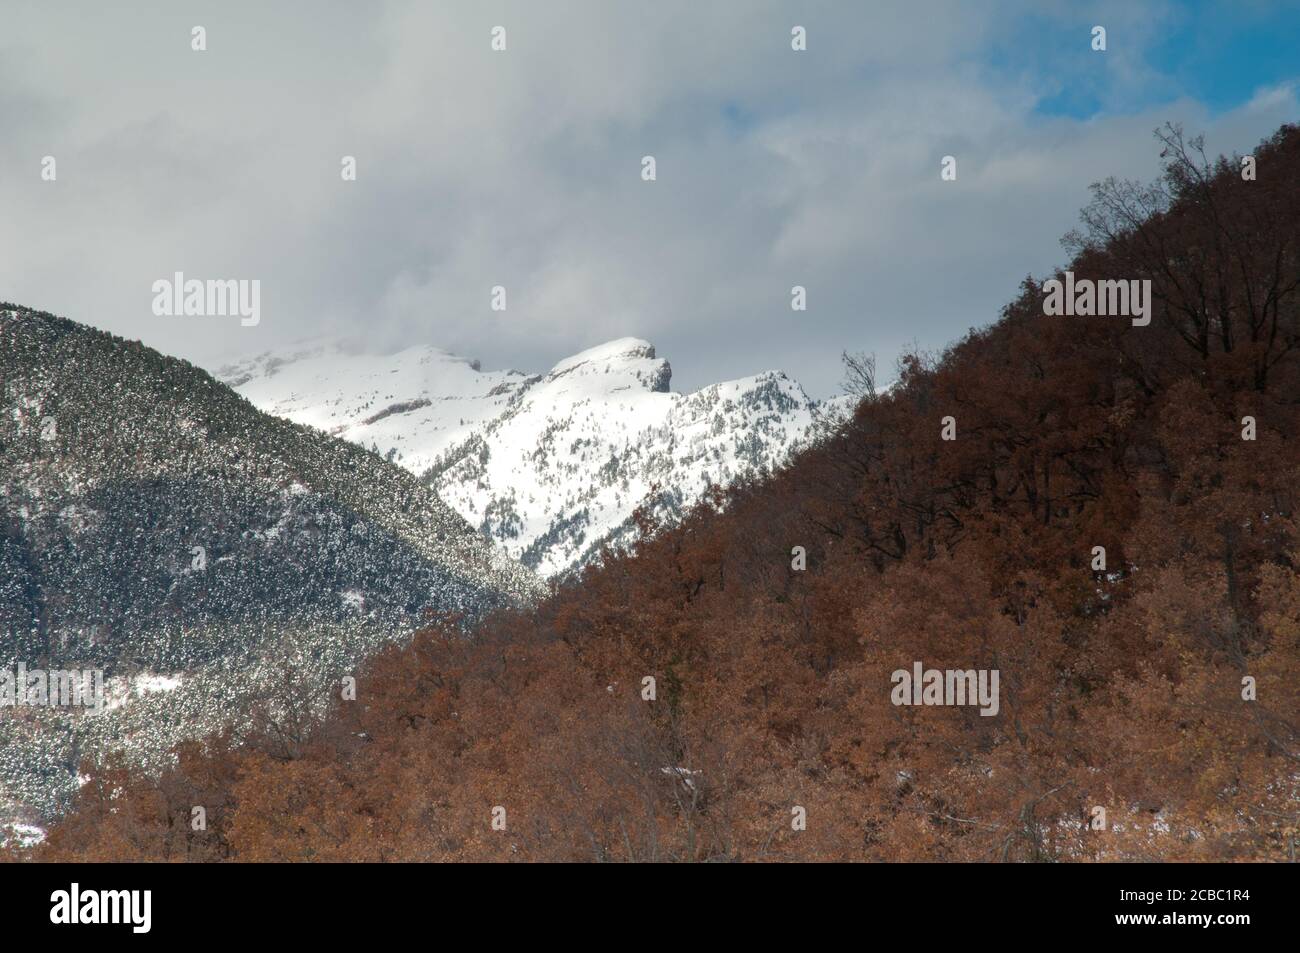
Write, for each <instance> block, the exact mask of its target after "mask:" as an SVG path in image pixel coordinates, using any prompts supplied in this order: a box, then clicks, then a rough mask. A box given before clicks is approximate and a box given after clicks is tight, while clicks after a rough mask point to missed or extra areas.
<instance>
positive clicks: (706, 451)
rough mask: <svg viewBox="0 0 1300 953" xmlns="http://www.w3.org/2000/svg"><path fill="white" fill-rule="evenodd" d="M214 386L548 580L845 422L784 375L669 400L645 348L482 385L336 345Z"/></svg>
mask: <svg viewBox="0 0 1300 953" xmlns="http://www.w3.org/2000/svg"><path fill="white" fill-rule="evenodd" d="M217 376H218V377H219V378H220V379H222V380H223V381H225V382H226V383H228V384H230V385H231V386H232V387H234V388H235V389H236V390H237V391H238V392H239V393H241V394H243V395H244V396H245V397H247V398H248V399H249V400H250V401H252V402H253V403H254V404H255V405H256V406H257V407H259V408H260V409H262V410H265V411H267V412H269V413H273V414H278V415H281V416H284V417H288V418H289V419H291V420H293V421H295V422H298V423H304V424H309V425H312V426H315V427H319V428H321V429H324V430H326V431H328V432H329V433H331V434H335V435H337V436H339V437H342V438H344V439H346V440H350V441H352V442H354V443H358V444H361V445H362V446H365V447H367V448H372V449H377V450H378V451H379V452H380V453H382V454H385V455H391V458H392V459H393V460H394V461H395V462H397V463H398V464H400V465H401V466H404V467H406V468H407V469H409V470H411V471H412V472H414V473H416V474H419V475H421V476H423V477H425V478H426V479H427V480H429V481H430V483H431V484H432V485H433V486H434V488H435V489H436V490H437V492H438V494H439V495H440V496H441V497H442V498H443V499H444V500H445V501H446V502H447V503H448V504H450V505H451V507H452V508H453V509H455V510H456V511H457V512H459V513H460V514H461V515H462V516H463V517H464V518H465V519H466V520H467V521H468V522H469V523H470V524H471V525H473V526H477V527H479V529H480V530H481V531H482V532H484V533H486V534H487V535H489V536H490V537H492V538H493V539H495V540H496V541H497V542H498V543H500V544H501V545H502V546H503V547H504V548H505V550H506V552H507V553H509V554H510V555H511V556H514V557H516V558H518V559H521V560H522V561H523V562H524V563H525V564H526V565H529V566H532V567H534V568H535V569H536V570H537V571H538V572H539V573H540V574H541V575H543V576H548V577H549V576H554V575H557V574H559V573H562V572H564V571H566V570H568V569H571V568H574V567H576V566H580V565H582V564H583V563H585V562H586V561H588V560H589V559H591V558H593V557H594V556H595V555H597V554H598V552H599V549H600V548H601V546H602V545H604V544H607V543H612V544H618V543H621V542H625V541H627V540H628V539H629V538H630V537H631V524H630V518H631V515H632V513H633V511H634V510H635V509H636V508H637V506H638V505H641V504H643V503H648V504H650V505H652V507H653V509H654V511H655V513H656V515H657V516H658V517H659V518H660V519H662V520H664V521H667V522H672V521H673V520H674V519H676V518H679V517H680V515H681V514H682V513H684V512H685V510H686V509H687V508H689V506H690V505H691V504H693V503H694V502H696V501H697V500H698V499H699V498H700V496H701V495H702V494H703V493H704V492H705V491H706V490H707V489H708V487H709V486H710V484H714V483H716V484H720V485H723V486H726V485H728V484H729V483H731V482H733V481H734V480H736V479H738V478H740V477H743V476H746V475H749V474H753V473H757V472H762V471H764V470H768V469H771V468H774V467H777V466H779V465H781V464H782V463H783V462H784V461H785V460H786V459H787V457H788V456H789V454H790V453H791V452H792V451H794V450H796V449H798V448H799V447H800V446H802V445H804V444H806V443H807V442H808V441H810V440H811V439H813V438H814V437H815V435H816V434H817V433H819V432H821V430H822V429H824V428H826V427H828V426H831V425H833V424H834V423H835V422H836V421H838V420H839V419H840V417H841V416H842V415H843V414H845V413H846V412H847V410H848V406H849V404H848V401H847V400H846V399H843V398H840V399H836V400H833V401H829V402H825V403H820V402H817V401H813V400H810V399H809V397H808V396H807V394H805V393H804V391H803V389H802V388H801V387H800V386H799V385H798V383H796V382H795V381H793V380H791V379H790V378H789V377H787V376H786V375H784V374H783V373H781V372H779V371H768V372H765V373H762V374H757V375H755V376H752V377H746V378H742V379H740V380H735V381H727V382H725V383H721V384H714V385H711V386H709V387H705V388H703V389H701V390H699V391H696V392H695V393H692V394H679V393H674V392H672V391H670V390H669V382H670V380H671V377H672V370H671V368H670V367H669V364H668V362H667V361H665V360H663V359H661V358H659V357H657V356H656V355H655V349H654V347H653V346H652V345H651V344H649V343H648V342H646V341H643V340H640V339H637V338H621V339H619V340H616V341H610V342H608V343H606V344H602V345H600V346H598V347H594V348H591V349H589V350H586V351H583V352H581V353H579V354H575V355H574V356H572V357H570V358H567V359H565V360H563V361H560V362H559V363H558V364H556V365H555V366H554V367H553V368H551V370H550V371H549V372H548V373H546V374H544V375H532V376H530V375H525V374H521V373H519V372H517V371H495V372H485V371H481V370H479V369H478V365H477V362H469V361H466V360H464V359H462V358H458V357H456V356H454V355H452V354H449V353H447V352H445V351H441V350H439V349H437V348H433V347H423V346H422V347H413V348H409V349H407V350H404V351H402V352H400V353H398V354H394V355H388V356H383V357H379V356H374V355H354V354H349V353H348V352H347V350H346V348H344V347H343V346H341V345H339V344H336V343H331V344H326V345H321V346H318V347H314V348H311V349H307V350H302V351H298V352H295V353H293V354H288V355H284V356H280V355H273V354H264V355H261V356H260V357H257V358H253V359H250V360H247V361H243V362H241V363H239V364H237V365H233V366H230V367H225V368H222V369H221V370H220V371H218V374H217Z"/></svg>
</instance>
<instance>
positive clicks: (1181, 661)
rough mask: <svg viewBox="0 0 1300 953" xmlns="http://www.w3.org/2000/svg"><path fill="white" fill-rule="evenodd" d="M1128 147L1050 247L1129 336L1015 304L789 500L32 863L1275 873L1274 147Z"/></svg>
mask: <svg viewBox="0 0 1300 953" xmlns="http://www.w3.org/2000/svg"><path fill="white" fill-rule="evenodd" d="M1160 135H1161V137H1162V141H1163V145H1164V148H1165V153H1164V155H1165V160H1166V163H1167V168H1166V174H1165V176H1164V178H1163V180H1162V181H1161V182H1159V183H1157V184H1156V185H1154V186H1150V187H1144V186H1137V185H1133V184H1128V183H1120V182H1113V181H1111V182H1106V183H1103V184H1101V185H1100V186H1098V187H1096V189H1095V193H1096V194H1095V199H1094V201H1093V203H1092V204H1091V205H1090V206H1089V207H1088V208H1087V209H1086V210H1085V213H1084V216H1083V218H1084V230H1083V231H1082V232H1081V233H1078V234H1074V235H1072V236H1070V237H1069V238H1068V239H1067V241H1068V242H1069V246H1070V247H1071V249H1072V251H1073V252H1074V255H1075V257H1074V260H1073V263H1072V266H1071V267H1072V270H1073V271H1074V273H1075V276H1076V279H1080V278H1094V279H1104V278H1124V279H1150V281H1151V282H1152V287H1153V292H1154V296H1155V304H1154V309H1153V317H1152V321H1151V324H1150V325H1149V326H1147V327H1134V326H1132V325H1131V324H1130V322H1129V320H1128V319H1127V318H1123V317H1108V318H1102V317H1091V318H1088V317H1046V316H1044V314H1043V307H1042V302H1043V293H1042V291H1041V290H1040V288H1041V283H1039V282H1034V281H1030V280H1028V279H1027V280H1026V282H1025V284H1024V285H1023V287H1022V289H1021V293H1020V295H1019V297H1018V298H1017V299H1016V300H1015V301H1014V302H1012V303H1011V304H1010V305H1009V306H1008V307H1007V308H1006V309H1005V311H1004V314H1003V316H1002V318H1001V320H1000V321H998V322H997V323H996V324H994V325H993V326H991V327H989V328H988V329H986V330H982V331H973V332H971V333H970V334H969V335H968V336H967V337H966V338H965V339H964V340H962V341H961V342H960V343H958V344H956V345H955V346H953V347H952V348H951V349H949V350H948V351H947V352H946V353H945V354H943V355H942V356H941V357H940V358H937V359H931V358H927V357H925V356H923V355H916V356H912V357H909V358H907V359H906V360H905V361H903V362H902V363H901V366H900V369H899V370H900V376H899V380H898V383H897V386H895V387H894V388H892V389H890V390H889V391H888V392H886V393H881V394H876V393H874V392H873V391H872V390H871V389H870V388H869V387H866V388H865V394H864V399H863V401H862V403H861V404H860V406H859V407H858V409H857V412H856V414H855V415H854V417H853V419H852V421H851V422H850V423H849V424H848V425H846V426H845V427H844V428H843V430H842V431H841V432H840V433H839V434H838V435H837V436H835V437H834V438H833V439H831V440H829V441H827V442H826V443H825V444H823V445H821V446H819V447H818V448H816V449H814V450H812V451H811V452H808V453H805V454H804V455H803V456H802V457H801V458H800V459H799V460H797V461H796V462H795V463H794V464H793V465H792V466H790V467H789V468H788V469H786V470H785V471H784V472H782V473H780V474H777V475H776V476H774V477H773V478H771V479H769V480H767V481H765V482H762V483H759V484H756V485H750V486H744V487H741V488H738V489H736V490H734V491H733V492H732V493H731V494H730V495H729V497H728V498H727V499H726V500H722V499H721V498H715V499H714V500H713V501H711V502H710V503H709V504H706V505H704V506H702V507H700V508H699V509H698V511H697V512H695V513H694V514H693V515H692V516H691V517H690V518H689V519H687V520H686V521H685V522H684V523H683V524H681V525H680V526H678V527H676V528H673V529H668V530H666V531H662V532H653V530H654V527H651V526H648V525H647V526H646V527H645V529H646V533H645V538H644V540H643V541H642V542H641V543H640V544H639V545H638V546H637V547H636V550H635V552H634V553H631V554H628V555H616V554H611V555H609V556H608V558H607V559H606V561H605V564H604V565H603V567H601V568H598V569H592V570H589V571H588V572H586V573H585V575H584V577H583V578H582V579H581V580H580V582H579V583H577V584H572V585H569V586H566V587H563V588H560V589H558V590H557V591H556V592H555V593H554V595H553V596H552V597H551V598H550V599H549V600H548V601H547V602H546V603H545V604H544V605H542V606H541V607H540V608H537V609H535V610H533V611H528V612H519V613H514V614H503V615H500V616H497V617H495V618H494V619H492V620H491V621H490V622H489V623H487V624H486V625H484V626H482V628H481V629H480V630H479V631H477V632H475V633H474V634H473V636H472V637H470V638H466V637H464V635H463V634H461V633H459V632H458V631H457V630H456V628H455V627H454V626H452V625H434V626H432V627H431V628H429V629H428V630H426V631H423V632H421V633H419V634H418V635H417V636H416V637H415V639H414V641H413V642H412V643H411V644H410V645H409V646H408V647H405V648H402V649H393V650H391V651H389V652H388V653H386V654H385V655H383V656H382V657H379V658H377V659H375V660H374V661H373V663H372V664H371V665H370V666H369V667H368V669H367V670H366V671H365V673H364V675H363V676H362V677H361V679H360V680H359V686H358V700H357V701H355V702H339V703H338V704H337V705H336V706H335V710H334V712H333V714H332V715H331V716H330V717H329V718H328V719H326V720H325V721H324V722H322V723H320V724H318V725H315V726H314V727H313V728H312V730H311V731H309V732H307V733H305V734H302V733H286V732H277V731H275V730H273V728H274V726H267V727H266V729H265V730H263V731H261V732H258V733H255V735H254V736H253V737H252V738H249V739H246V741H245V743H244V744H242V745H238V746H237V745H233V744H231V743H230V740H229V739H228V738H221V739H214V740H212V741H210V742H209V743H207V744H206V745H202V746H201V745H197V744H195V745H189V746H187V747H186V748H184V749H183V750H182V751H181V752H180V753H179V762H178V765H177V766H176V768H175V769H173V770H171V771H168V772H166V773H165V774H164V775H162V776H161V777H158V778H148V777H139V776H134V775H132V774H131V773H129V772H126V771H124V770H122V769H121V768H120V767H112V766H109V767H104V768H100V769H96V770H94V771H93V772H92V773H93V780H92V781H91V782H90V783H88V784H87V785H86V786H85V788H84V789H83V791H82V795H81V799H80V802H79V804H78V805H77V807H76V810H75V811H74V812H73V813H72V814H71V815H69V816H68V817H66V818H65V819H64V820H63V821H62V822H61V823H60V824H58V825H57V826H56V827H55V828H54V829H53V830H52V831H51V833H50V836H49V839H48V841H47V843H46V844H45V845H44V847H43V848H42V849H40V850H39V851H38V857H39V859H45V860H103V859H114V860H116V859H132V860H134V859H150V860H253V861H256V860H417V861H424V860H439V861H457V860H533V861H538V860H589V861H605V860H620V861H627V860H636V861H668V860H682V861H702V860H920V859H937V860H957V861H967V860H1008V861H1026V860H1034V861H1042V860H1129V859H1158V860H1225V859H1226V860H1239V859H1240V860H1294V859H1296V853H1297V846H1298V844H1300V834H1298V833H1297V828H1298V827H1300V801H1298V800H1297V788H1298V786H1300V691H1298V689H1297V685H1298V683H1300V575H1298V566H1300V548H1298V543H1297V535H1296V525H1295V517H1296V514H1295V487H1297V485H1300V440H1298V439H1297V437H1298V431H1300V397H1298V396H1297V395H1300V363H1298V362H1297V348H1298V347H1300V128H1297V127H1284V128H1283V129H1281V130H1280V131H1279V132H1278V133H1277V134H1276V135H1275V136H1274V137H1273V138H1272V139H1271V140H1269V141H1268V142H1266V143H1263V144H1261V145H1260V147H1259V148H1258V149H1257V150H1256V151H1255V153H1254V156H1255V158H1256V161H1257V163H1258V179H1257V180H1255V181H1246V180H1243V178H1242V176H1241V174H1240V162H1239V159H1237V158H1235V157H1234V158H1233V159H1219V160H1216V161H1209V160H1206V159H1205V158H1204V156H1202V155H1201V154H1200V153H1199V152H1198V144H1197V143H1196V142H1195V141H1194V140H1193V141H1190V142H1189V141H1187V140H1185V139H1184V137H1183V136H1182V134H1181V132H1180V131H1178V130H1177V129H1174V128H1166V129H1165V130H1163V131H1162V133H1161V134H1160ZM854 370H855V372H856V374H857V375H858V376H859V383H862V384H864V385H869V384H870V380H869V378H870V367H869V365H863V364H861V363H859V364H858V365H856V367H855V368H854ZM864 372H865V377H864ZM945 416H952V417H954V418H955V420H956V426H957V437H956V440H955V441H944V440H942V439H941V435H940V431H941V423H940V421H941V419H942V418H943V417H945ZM1246 416H1251V417H1253V418H1254V419H1255V422H1256V424H1255V425H1256V428H1257V436H1256V439H1255V440H1253V441H1251V440H1245V439H1242V430H1243V422H1242V419H1243V417H1246ZM795 546H802V547H805V548H806V550H807V569H806V571H797V570H794V569H792V557H791V550H792V548H793V547H795ZM1095 546H1103V547H1105V553H1106V566H1107V568H1106V569H1105V570H1104V571H1098V570H1094V569H1093V568H1092V563H1093V547H1095ZM915 661H921V662H923V663H924V664H925V666H926V667H928V668H940V669H949V668H951V669H971V668H975V669H996V670H998V672H999V673H1000V710H999V712H998V714H997V715H996V716H993V717H985V716H982V715H981V714H980V713H979V711H978V710H977V709H976V708H974V707H944V706H940V707H912V706H895V705H894V704H893V703H892V702H891V688H892V684H891V673H892V672H893V671H894V670H896V669H908V670H910V669H911V667H912V664H913V662H915ZM645 676H653V677H654V678H655V679H656V698H655V700H653V701H646V700H643V699H642V679H643V678H644V677H645ZM1246 676H1249V677H1251V678H1253V679H1254V680H1255V684H1256V691H1257V698H1256V699H1255V700H1253V701H1252V700H1246V699H1244V698H1243V678H1244V677H1246ZM196 804H200V805H204V806H206V809H207V816H208V824H209V826H208V830H206V831H204V832H195V831H192V830H191V829H190V825H189V818H190V810H191V807H192V806H193V805H196ZM497 806H500V807H504V808H505V811H506V829H505V830H504V831H502V830H494V829H493V826H492V823H491V822H492V816H493V815H492V811H493V808H494V807H497ZM796 806H797V807H802V808H803V809H804V810H805V812H806V818H807V822H806V829H805V830H795V829H792V817H793V815H792V809H793V808H795V807H796ZM1096 807H1102V808H1104V809H1105V812H1106V817H1105V827H1104V828H1103V829H1093V828H1092V826H1091V825H1090V821H1092V820H1093V818H1094V808H1096Z"/></svg>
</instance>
